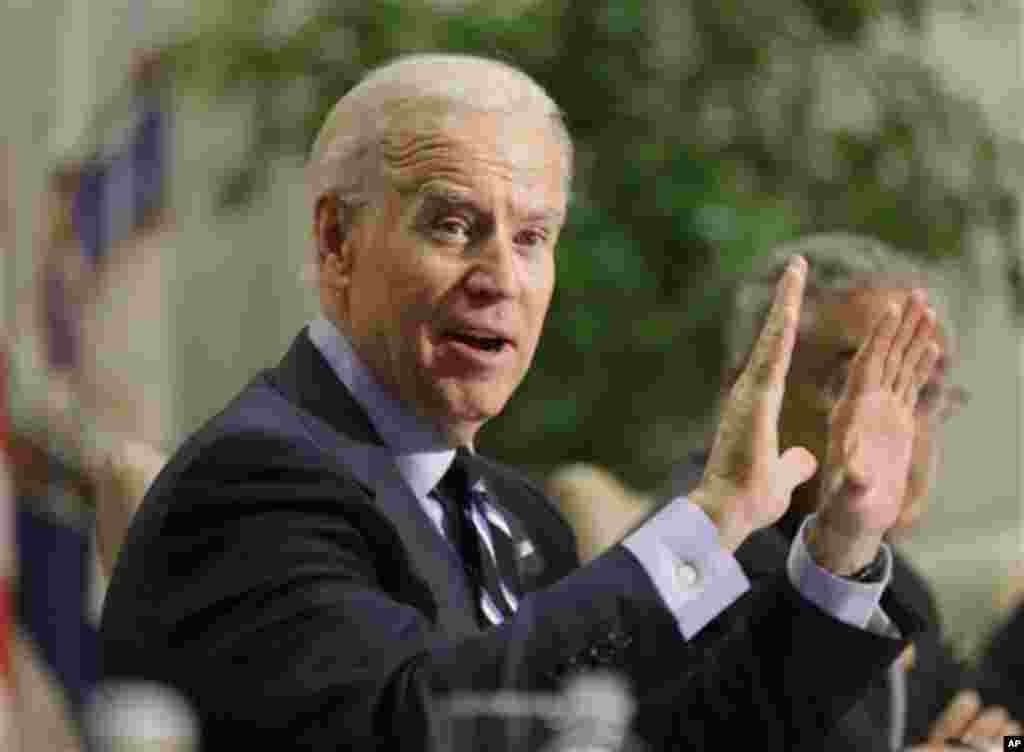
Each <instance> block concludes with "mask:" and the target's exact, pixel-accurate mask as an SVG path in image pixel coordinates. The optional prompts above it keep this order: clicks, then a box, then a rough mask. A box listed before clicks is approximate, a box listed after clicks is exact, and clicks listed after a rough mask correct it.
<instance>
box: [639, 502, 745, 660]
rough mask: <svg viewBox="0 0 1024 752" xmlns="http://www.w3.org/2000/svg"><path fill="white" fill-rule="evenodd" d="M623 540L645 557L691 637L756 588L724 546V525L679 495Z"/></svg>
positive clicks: (651, 574)
mask: <svg viewBox="0 0 1024 752" xmlns="http://www.w3.org/2000/svg"><path fill="white" fill-rule="evenodd" d="M622 544H623V545H624V546H625V547H626V548H628V549H629V551H630V552H631V553H632V554H633V555H634V556H635V557H636V558H637V559H638V560H639V561H640V564H641V566H643V568H644V569H645V570H646V571H647V574H648V576H649V577H650V578H651V580H652V582H653V583H654V587H655V588H656V589H657V591H658V594H659V595H660V596H661V599H662V600H663V601H664V602H665V605H666V606H667V607H668V610H669V611H671V612H672V615H673V616H674V617H675V619H676V623H677V624H678V625H679V631H680V632H681V633H682V635H683V637H684V638H686V639H687V640H689V639H691V638H693V637H694V636H695V635H696V634H697V633H698V632H700V630H701V629H703V628H704V627H705V626H706V625H707V624H708V622H710V621H711V620H712V619H714V618H715V617H716V616H718V614H720V613H721V612H722V611H724V610H725V609H726V608H727V607H728V606H730V605H731V604H732V603H734V602H735V601H736V600H737V599H738V598H739V597H740V596H741V595H743V593H745V592H746V591H747V590H748V589H749V588H750V581H749V580H748V579H747V576H746V575H745V574H743V570H742V569H741V568H740V565H739V562H737V561H736V559H735V557H733V556H732V555H731V554H729V553H728V552H727V551H726V550H725V549H723V548H722V547H721V545H720V544H719V542H718V529H717V528H716V527H715V525H714V523H712V522H711V520H710V518H709V517H708V516H707V515H706V514H705V513H704V511H703V510H701V509H700V508H699V507H698V506H697V505H696V504H691V503H690V502H689V501H688V500H687V499H686V497H683V496H681V497H679V498H677V499H674V500H673V501H672V502H670V503H669V504H667V505H666V506H665V507H663V508H662V509H661V510H659V511H658V513H657V514H655V515H654V516H653V517H651V519H650V520H648V521H647V522H646V523H645V524H643V525H641V526H640V527H639V528H637V529H636V530H635V531H633V532H632V533H630V534H629V535H628V536H627V537H626V538H625V540H623V542H622Z"/></svg>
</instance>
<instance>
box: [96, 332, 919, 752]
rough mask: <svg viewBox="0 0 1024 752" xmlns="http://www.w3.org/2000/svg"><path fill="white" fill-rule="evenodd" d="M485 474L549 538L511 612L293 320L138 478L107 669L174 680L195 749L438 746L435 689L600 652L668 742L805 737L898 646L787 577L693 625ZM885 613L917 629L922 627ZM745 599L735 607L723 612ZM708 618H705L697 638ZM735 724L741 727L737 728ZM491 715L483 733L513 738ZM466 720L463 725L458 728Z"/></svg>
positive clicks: (105, 655)
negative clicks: (481, 619) (470, 565)
mask: <svg viewBox="0 0 1024 752" xmlns="http://www.w3.org/2000/svg"><path fill="white" fill-rule="evenodd" d="M488 469H489V476H488V482H489V484H490V486H491V488H492V490H493V491H494V492H495V493H496V495H497V497H498V499H499V502H500V504H501V505H502V507H503V509H504V510H505V511H506V513H507V514H508V515H509V516H510V517H512V518H515V520H516V525H517V527H518V529H520V530H522V531H523V533H524V534H525V535H527V536H528V537H529V538H530V539H531V540H532V541H533V544H534V546H535V548H536V549H537V552H538V553H539V557H538V558H537V559H536V560H534V561H533V563H532V568H531V567H529V566H528V567H524V570H523V572H521V573H520V574H521V578H522V579H523V587H524V589H525V590H527V591H529V595H527V596H526V597H525V598H524V599H523V600H522V601H521V603H520V607H519V610H518V612H517V614H516V617H515V619H513V620H511V621H510V622H507V623H506V624H504V625H501V626H499V627H496V628H491V629H488V630H482V629H481V628H480V627H479V625H478V623H477V621H476V618H475V614H476V607H475V604H474V602H473V598H472V597H471V595H470V591H469V589H468V587H467V585H466V580H465V578H464V576H463V571H462V568H461V566H460V565H459V563H458V561H457V560H456V558H455V557H454V555H453V554H452V551H451V549H450V547H449V546H448V545H447V544H446V543H445V541H444V540H443V539H442V538H441V536H440V535H439V534H438V533H437V531H436V530H435V529H434V527H433V526H432V525H431V523H430V522H429V520H428V519H427V517H426V515H424V514H423V511H422V509H421V508H420V506H419V504H418V502H417V500H416V499H415V497H414V496H413V495H412V492H411V491H410V490H409V489H408V487H407V486H406V485H405V483H404V482H403V480H402V478H401V476H400V475H399V473H398V471H397V469H396V467H395V465H394V462H393V459H392V457H391V455H390V454H389V452H388V450H387V448H386V447H384V446H383V445H382V444H381V442H380V441H379V439H378V438H377V436H376V434H375V432H374V431H373V429H372V427H371V426H370V424H369V421H368V420H367V418H366V416H365V415H364V414H363V412H362V411H361V410H360V409H359V407H358V406H357V405H356V404H355V403H354V401H353V400H352V399H351V397H350V396H349V395H348V394H347V393H346V391H345V389H344V388H343V387H342V385H341V384H340V383H339V382H338V380H337V378H336V376H335V375H334V373H333V372H332V371H331V369H330V367H329V365H328V364H327V363H326V361H325V360H324V359H323V357H322V356H321V355H320V353H319V352H318V351H317V350H316V348H315V347H314V346H313V345H312V344H311V343H310V341H309V339H308V337H307V336H306V335H305V333H302V334H300V335H299V337H298V338H297V339H296V341H295V343H294V344H293V346H292V347H291V349H290V350H289V352H288V354H287V355H286V356H285V358H284V359H283V361H282V362H281V364H280V366H279V367H277V368H276V369H272V370H270V371H267V372H264V373H262V374H261V375H259V376H258V377H257V378H256V379H254V380H253V381H252V382H251V383H250V384H249V385H248V386H247V387H246V388H245V389H244V390H243V391H242V393H241V394H240V395H239V396H238V397H237V398H236V399H235V400H233V401H232V402H231V403H230V404H229V405H228V406H227V407H226V408H225V409H224V410H223V411H222V412H221V413H219V414H218V415H216V416H214V417H213V418H212V419H211V420H210V421H209V422H208V423H207V424H206V425H205V426H204V427H203V428H202V429H201V430H200V431H199V432H198V433H196V434H195V435H194V436H192V437H191V438H190V439H188V440H187V441H186V442H185V444H184V445H183V446H182V447H181V449H180V450H179V451H178V452H177V453H176V454H175V456H174V457H173V458H172V460H171V462H170V463H169V464H168V466H167V467H166V468H165V470H164V472H163V473H161V475H160V476H159V478H158V479H157V480H156V482H155V483H154V485H153V487H152V488H151V490H150V492H149V493H148V494H147V496H146V499H145V501H144V502H143V504H142V507H141V509H140V511H139V513H138V514H137V516H136V518H135V520H134V521H133V524H132V526H131V529H130V531H129V533H128V536H127V539H126V541H125V543H124V545H123V547H122V549H121V553H120V556H119V559H118V562H117V566H116V568H115V571H114V574H113V577H112V581H111V584H110V589H109V592H108V594H107V599H106V606H105V611H104V615H103V621H102V625H101V639H102V655H101V658H102V667H103V671H104V674H105V676H106V677H107V678H118V677H124V678H127V677H132V678H142V679H148V680H153V681H158V682H163V683H166V684H169V685H171V686H172V687H175V688H177V689H178V690H179V691H181V692H182V693H183V694H184V696H185V697H186V699H188V700H189V701H190V702H191V703H192V705H193V707H194V708H195V709H196V710H197V712H198V713H199V716H200V720H201V723H202V729H203V741H204V749H205V750H220V749H234V748H238V747H239V746H240V744H242V743H246V742H247V741H249V740H252V739H256V740H258V742H259V744H260V747H261V748H268V749H317V750H319V749H331V750H333V749H376V748H383V749H403V750H415V749H432V748H443V744H442V741H443V738H444V734H446V733H447V732H448V731H450V727H448V726H446V725H445V724H444V723H442V718H443V714H442V713H441V711H440V709H439V708H440V705H439V703H440V701H441V700H442V699H444V698H445V697H447V696H450V695H451V694H452V693H458V692H463V691H473V692H492V691H495V690H499V689H511V690H519V691H531V692H553V691H556V690H558V689H559V688H560V686H561V685H562V682H563V681H564V680H565V678H566V677H568V676H570V675H572V674H573V673H575V672H576V671H579V670H581V669H586V668H588V667H606V668H610V669H613V670H615V671H618V672H620V673H622V674H624V675H625V676H626V677H627V678H628V679H629V680H630V681H631V682H632V686H633V690H634V692H635V695H636V697H637V699H638V713H637V716H636V719H635V723H634V728H633V730H634V733H635V734H636V736H637V737H639V738H640V739H643V740H644V741H646V742H647V743H648V744H649V745H650V746H651V747H652V748H655V749H673V750H675V749H711V748H721V747H720V745H721V744H722V743H723V740H725V741H726V742H729V741H730V740H732V739H734V738H736V734H737V733H738V732H739V730H740V729H745V730H746V732H749V731H751V730H753V731H755V732H756V733H758V734H759V736H760V738H761V740H762V742H763V743H764V744H765V746H764V747H763V748H764V749H779V750H787V751H789V750H797V749H816V748H818V747H820V741H821V738H822V736H823V734H824V733H825V730H826V729H827V728H828V727H829V726H830V725H831V724H832V723H834V721H835V720H836V718H838V717H839V716H840V715H842V713H844V712H845V711H846V710H847V708H848V707H849V706H850V705H851V704H852V702H853V701H854V698H855V697H856V696H857V694H858V693H859V692H860V691H861V690H862V688H863V687H864V686H865V685H866V684H867V683H868V682H869V681H870V680H871V677H872V676H873V675H875V674H876V673H877V672H878V671H879V670H881V669H882V667H883V666H885V665H886V664H887V663H888V662H889V661H891V660H892V659H893V657H894V656H895V655H897V654H898V653H899V651H900V650H901V648H902V643H901V642H899V641H895V640H889V639H886V638H882V637H879V636H877V635H873V634H870V633H867V632H864V631H861V630H856V629H852V628H849V627H847V626H845V625H843V624H841V623H840V622H838V621H836V620H834V619H832V618H831V617H829V616H828V615H827V614H825V613H824V612H822V611H820V610H819V609H817V608H816V607H815V606H813V605H811V604H809V603H808V602H806V601H804V600H803V599H802V597H801V596H800V595H799V594H798V593H797V592H796V591H795V590H794V589H793V588H792V587H791V586H790V585H789V583H788V581H787V580H786V578H785V577H776V578H769V580H768V581H767V582H765V583H764V584H762V585H761V586H759V587H757V588H755V589H754V590H752V591H751V592H748V593H747V594H745V595H744V596H743V597H742V598H741V599H740V601H739V602H738V603H737V604H736V605H735V606H734V607H732V608H730V609H727V610H726V612H725V613H724V614H722V615H721V616H720V617H719V618H718V619H716V620H715V621H714V622H713V623H712V624H711V625H709V627H708V628H707V629H705V630H704V631H703V632H702V634H701V635H700V636H698V639H696V640H694V641H690V642H688V641H685V640H683V639H682V637H681V635H680V634H679V632H678V628H677V626H676V624H675V621H674V619H673V618H672V616H671V614H670V613H669V611H668V610H667V609H666V608H665V607H664V606H663V604H662V602H661V600H660V598H659V597H658V595H657V592H656V590H655V588H654V586H653V584H652V582H651V581H650V579H649V577H648V576H647V574H646V572H645V571H644V569H643V568H642V567H641V566H640V565H639V563H638V562H637V561H636V560H635V559H634V558H633V556H632V555H631V554H630V553H629V552H628V551H627V550H626V549H625V548H623V547H621V546H617V547H615V548H614V549H612V550H610V551H609V552H607V553H606V554H605V555H603V556H601V557H599V558H598V559H597V560H595V561H594V562H592V563H590V564H588V565H587V566H586V567H582V568H579V567H578V562H577V560H576V558H575V554H574V551H575V546H574V541H573V537H572V533H571V531H570V529H569V527H568V526H567V525H566V524H565V522H564V521H563V520H562V519H561V518H560V517H559V516H558V515H557V514H556V513H555V511H554V508H553V506H552V505H551V504H550V503H549V502H548V501H547V500H546V499H545V498H544V496H543V495H542V494H541V493H540V492H539V491H538V490H537V489H536V488H535V487H534V486H533V485H532V484H531V483H530V482H528V481H527V480H526V479H525V478H523V477H522V476H520V475H519V474H517V473H515V472H513V471H511V470H509V469H508V468H505V467H503V466H501V465H499V464H497V463H490V464H489V466H488ZM892 613H893V614H894V616H895V617H896V619H897V621H898V622H899V623H900V626H901V628H902V629H903V630H904V634H909V633H913V632H914V631H915V630H916V629H918V628H919V626H920V625H919V623H918V621H917V620H916V619H915V618H914V617H913V616H912V615H911V614H909V613H905V612H904V611H903V610H902V609H900V608H898V607H895V606H894V608H893V611H892ZM733 614H735V616H733ZM705 633H706V634H705ZM737 722H739V723H741V724H742V726H738V725H737ZM508 730H509V729H508V728H507V727H499V726H498V725H497V724H494V723H488V722H482V723H481V724H479V725H477V726H474V727H473V729H472V732H473V733H475V734H478V736H476V737H475V740H474V741H472V742H470V743H469V744H467V745H465V748H471V749H485V748H486V749H488V750H491V749H502V748H507V749H539V746H537V745H538V744H539V743H540V741H541V739H542V737H543V733H544V731H543V729H542V726H541V725H540V724H535V725H533V726H530V727H528V728H526V729H525V730H524V729H523V728H522V727H521V726H517V727H516V730H517V731H523V733H526V734H529V735H531V737H530V741H529V742H528V743H527V744H526V745H519V746H517V745H516V744H515V741H516V738H512V739H511V740H510V738H509V737H508V736H507V735H506V732H508ZM459 738H460V739H462V738H465V737H464V736H463V735H462V734H461V732H460V736H459Z"/></svg>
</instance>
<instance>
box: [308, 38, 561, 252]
mask: <svg viewBox="0 0 1024 752" xmlns="http://www.w3.org/2000/svg"><path fill="white" fill-rule="evenodd" d="M464 112H507V113H509V114H514V113H515V114H521V113H536V114H537V115H538V116H539V117H541V118H547V119H548V120H549V121H550V123H551V125H552V127H553V132H554V134H555V137H556V138H557V139H558V140H559V141H560V142H561V143H562V144H563V145H564V147H565V163H564V164H565V180H566V183H568V181H569V180H570V179H571V173H572V141H571V139H570V138H569V134H568V131H567V130H566V128H565V124H564V122H563V119H562V113H561V111H560V110H559V109H558V107H557V105H556V104H555V103H554V101H553V100H552V99H551V97H550V96H548V94H547V92H545V91H544V89H543V88H541V86H540V85H539V84H538V83H537V82H535V81H534V80H533V79H531V78H530V77H529V76H528V75H526V74H525V73H523V72H522V71H520V70H517V69H516V68H513V67H512V66H510V65H507V64H506V63H503V62H500V61H498V60H491V59H488V58H481V57H475V56H472V55H459V54H439V53H434V54H418V55H409V56H405V57H400V58H398V59H397V60H394V61H392V62H390V63H387V64H386V65H383V66H381V67H379V68H376V69H374V70H372V71H371V72H370V73H368V74H367V75H366V76H365V77H364V78H363V79H362V80H361V81H360V82H359V83H358V84H356V85H355V86H354V87H353V88H352V89H350V90H349V91H348V93H346V94H345V96H343V97H342V98H341V99H340V100H339V101H338V103H337V104H336V105H335V106H334V108H333V109H332V110H331V112H330V113H329V114H328V115H327V118H326V119H325V120H324V124H323V126H322V127H321V128H320V132H319V134H318V135H317V137H316V141H315V142H314V143H313V148H312V150H311V153H310V157H309V165H308V179H309V184H310V188H311V189H312V192H313V196H314V200H315V199H316V198H319V197H320V196H321V195H323V194H324V193H326V192H333V193H334V194H335V195H336V196H337V197H338V201H339V214H341V215H342V216H340V218H339V219H340V221H342V222H343V223H345V224H346V225H347V224H348V223H350V222H351V220H352V217H353V213H354V211H355V210H356V209H358V208H359V207H361V206H364V205H366V204H367V203H369V202H370V201H371V200H372V198H373V196H374V194H375V192H376V189H377V187H378V186H379V185H380V182H379V181H380V180H381V178H382V177H383V175H384V171H385V168H386V166H387V164H388V162H389V161H390V160H391V159H393V158H394V156H395V155H396V154H395V153H396V152H398V151H400V149H401V147H400V146H399V145H398V144H400V143H401V141H400V139H398V138H397V136H398V130H399V129H401V130H402V131H404V132H406V133H408V131H409V130H413V131H416V130H421V129H426V128H429V127H431V126H434V127H436V126H437V125H438V124H439V123H440V124H443V123H444V119H445V118H446V117H449V116H451V115H455V114H458V113H464ZM346 229H347V227H346V226H343V228H342V230H343V232H344V231H345V230H346ZM314 258H315V257H314Z"/></svg>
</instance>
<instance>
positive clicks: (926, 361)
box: [903, 342, 942, 409]
mask: <svg viewBox="0 0 1024 752" xmlns="http://www.w3.org/2000/svg"><path fill="white" fill-rule="evenodd" d="M941 355H942V351H941V350H939V346H938V345H937V344H935V343H934V342H929V343H928V346H927V347H925V349H924V355H923V356H922V357H921V360H920V361H918V363H917V366H916V367H915V368H914V374H913V376H912V378H911V379H910V382H909V384H908V388H907V391H906V393H905V394H904V395H903V399H904V402H905V403H906V405H907V406H908V407H910V408H911V409H916V408H917V400H918V397H919V396H920V394H921V388H922V387H923V386H924V385H925V384H927V383H928V381H929V380H930V379H931V377H932V373H933V372H934V371H935V365H936V364H937V363H938V362H939V358H940V357H941Z"/></svg>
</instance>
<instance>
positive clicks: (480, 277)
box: [466, 233, 521, 298]
mask: <svg viewBox="0 0 1024 752" xmlns="http://www.w3.org/2000/svg"><path fill="white" fill-rule="evenodd" d="M473 261H474V263H473V267H472V269H470V272H469V274H468V275H467V277H466V288H467V289H468V291H469V292H470V294H472V295H475V296H480V297H487V298H512V297H515V296H516V295H517V294H518V292H519V287H520V284H521V282H520V279H519V274H520V269H519V266H518V264H517V256H516V251H515V248H514V247H513V245H512V243H511V242H510V241H508V240H504V239H502V238H501V237H500V235H499V233H494V234H492V235H491V237H490V238H488V239H487V241H486V242H484V243H482V244H481V245H480V246H479V252H478V253H477V254H476V256H475V258H474V259H473Z"/></svg>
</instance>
